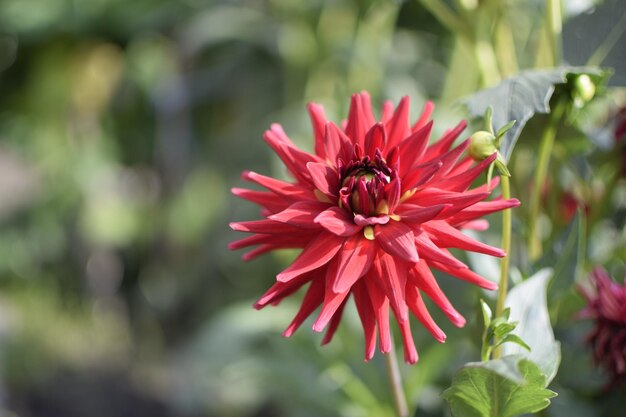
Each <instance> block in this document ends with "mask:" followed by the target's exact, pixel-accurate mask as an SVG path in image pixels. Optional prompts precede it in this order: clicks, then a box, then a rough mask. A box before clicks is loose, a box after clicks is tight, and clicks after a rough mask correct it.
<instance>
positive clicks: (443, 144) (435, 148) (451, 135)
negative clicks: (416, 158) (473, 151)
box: [424, 120, 467, 161]
mask: <svg viewBox="0 0 626 417" xmlns="http://www.w3.org/2000/svg"><path fill="white" fill-rule="evenodd" d="M466 126H467V122H466V121H465V120H461V121H460V122H459V124H458V125H456V127H455V128H454V129H452V130H449V131H447V132H446V133H444V135H443V136H442V137H441V139H439V140H438V141H437V142H435V143H433V144H432V145H430V146H429V147H428V149H427V150H426V156H425V157H424V159H425V160H426V161H428V160H430V159H433V158H436V157H438V156H439V155H441V154H443V153H445V152H447V151H448V149H450V147H451V146H452V144H453V143H454V141H455V140H456V138H458V137H459V135H460V134H461V132H462V131H463V130H464V129H465V127H466Z"/></svg>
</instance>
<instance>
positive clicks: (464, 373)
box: [443, 355, 556, 417]
mask: <svg viewBox="0 0 626 417" xmlns="http://www.w3.org/2000/svg"><path fill="white" fill-rule="evenodd" d="M545 386H546V378H545V376H544V375H543V374H542V373H541V370H540V369H539V367H537V365H535V364H534V363H532V362H531V361H529V360H526V359H523V358H521V357H520V356H517V355H516V356H505V357H503V358H501V359H496V360H491V361H487V362H474V363H468V364H466V365H465V366H464V367H463V368H462V369H461V370H460V371H459V372H458V373H457V374H456V375H455V376H454V378H453V380H452V386H451V387H450V388H448V389H447V390H446V391H444V393H443V398H444V399H445V400H446V401H447V402H448V404H449V405H450V410H451V411H452V415H453V416H454V417H515V416H519V415H522V414H526V413H535V412H537V411H540V410H543V409H544V408H546V407H547V406H548V405H550V398H552V397H554V396H556V393H554V392H553V391H550V390H548V389H546V388H545Z"/></svg>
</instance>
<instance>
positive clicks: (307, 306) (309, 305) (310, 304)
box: [283, 279, 324, 337]
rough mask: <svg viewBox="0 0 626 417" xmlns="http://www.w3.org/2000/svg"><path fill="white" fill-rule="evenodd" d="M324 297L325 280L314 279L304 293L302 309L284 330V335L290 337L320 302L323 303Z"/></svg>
mask: <svg viewBox="0 0 626 417" xmlns="http://www.w3.org/2000/svg"><path fill="white" fill-rule="evenodd" d="M323 297H324V280H323V279H314V280H313V281H312V282H311V285H310V286H309V289H308V290H307V292H306V294H305V295H304V299H303V300H302V305H301V306H300V310H299V311H298V313H297V314H296V316H295V317H294V319H293V321H292V322H291V324H289V326H287V328H286V329H285V331H284V332H283V336H285V337H290V336H291V335H292V334H294V332H295V331H296V330H298V327H300V326H301V325H302V322H304V320H306V319H307V317H309V316H310V315H311V313H313V312H314V311H315V310H316V309H317V307H319V305H320V304H322V299H323Z"/></svg>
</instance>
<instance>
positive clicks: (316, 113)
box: [307, 103, 326, 159]
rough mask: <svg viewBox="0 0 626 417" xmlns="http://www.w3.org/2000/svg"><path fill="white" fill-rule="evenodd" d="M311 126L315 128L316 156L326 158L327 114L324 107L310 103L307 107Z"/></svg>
mask: <svg viewBox="0 0 626 417" xmlns="http://www.w3.org/2000/svg"><path fill="white" fill-rule="evenodd" d="M307 109H308V110H309V116H310V118H311V125H312V126H313V135H314V136H315V154H316V155H317V156H319V157H320V158H322V159H324V158H326V149H325V148H324V134H325V131H326V114H325V113H324V107H322V106H320V105H319V104H316V103H309V105H308V106H307Z"/></svg>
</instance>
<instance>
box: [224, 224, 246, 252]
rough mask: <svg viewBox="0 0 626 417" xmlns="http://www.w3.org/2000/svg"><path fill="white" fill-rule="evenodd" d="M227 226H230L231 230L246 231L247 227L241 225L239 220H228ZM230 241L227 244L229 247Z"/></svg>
mask: <svg viewBox="0 0 626 417" xmlns="http://www.w3.org/2000/svg"><path fill="white" fill-rule="evenodd" d="M228 227H230V228H231V229H232V230H234V231H235V232H246V231H247V229H246V228H245V227H243V226H242V225H241V224H240V223H239V222H230V223H228ZM230 245H231V244H230V243H229V244H228V246H229V247H230Z"/></svg>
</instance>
